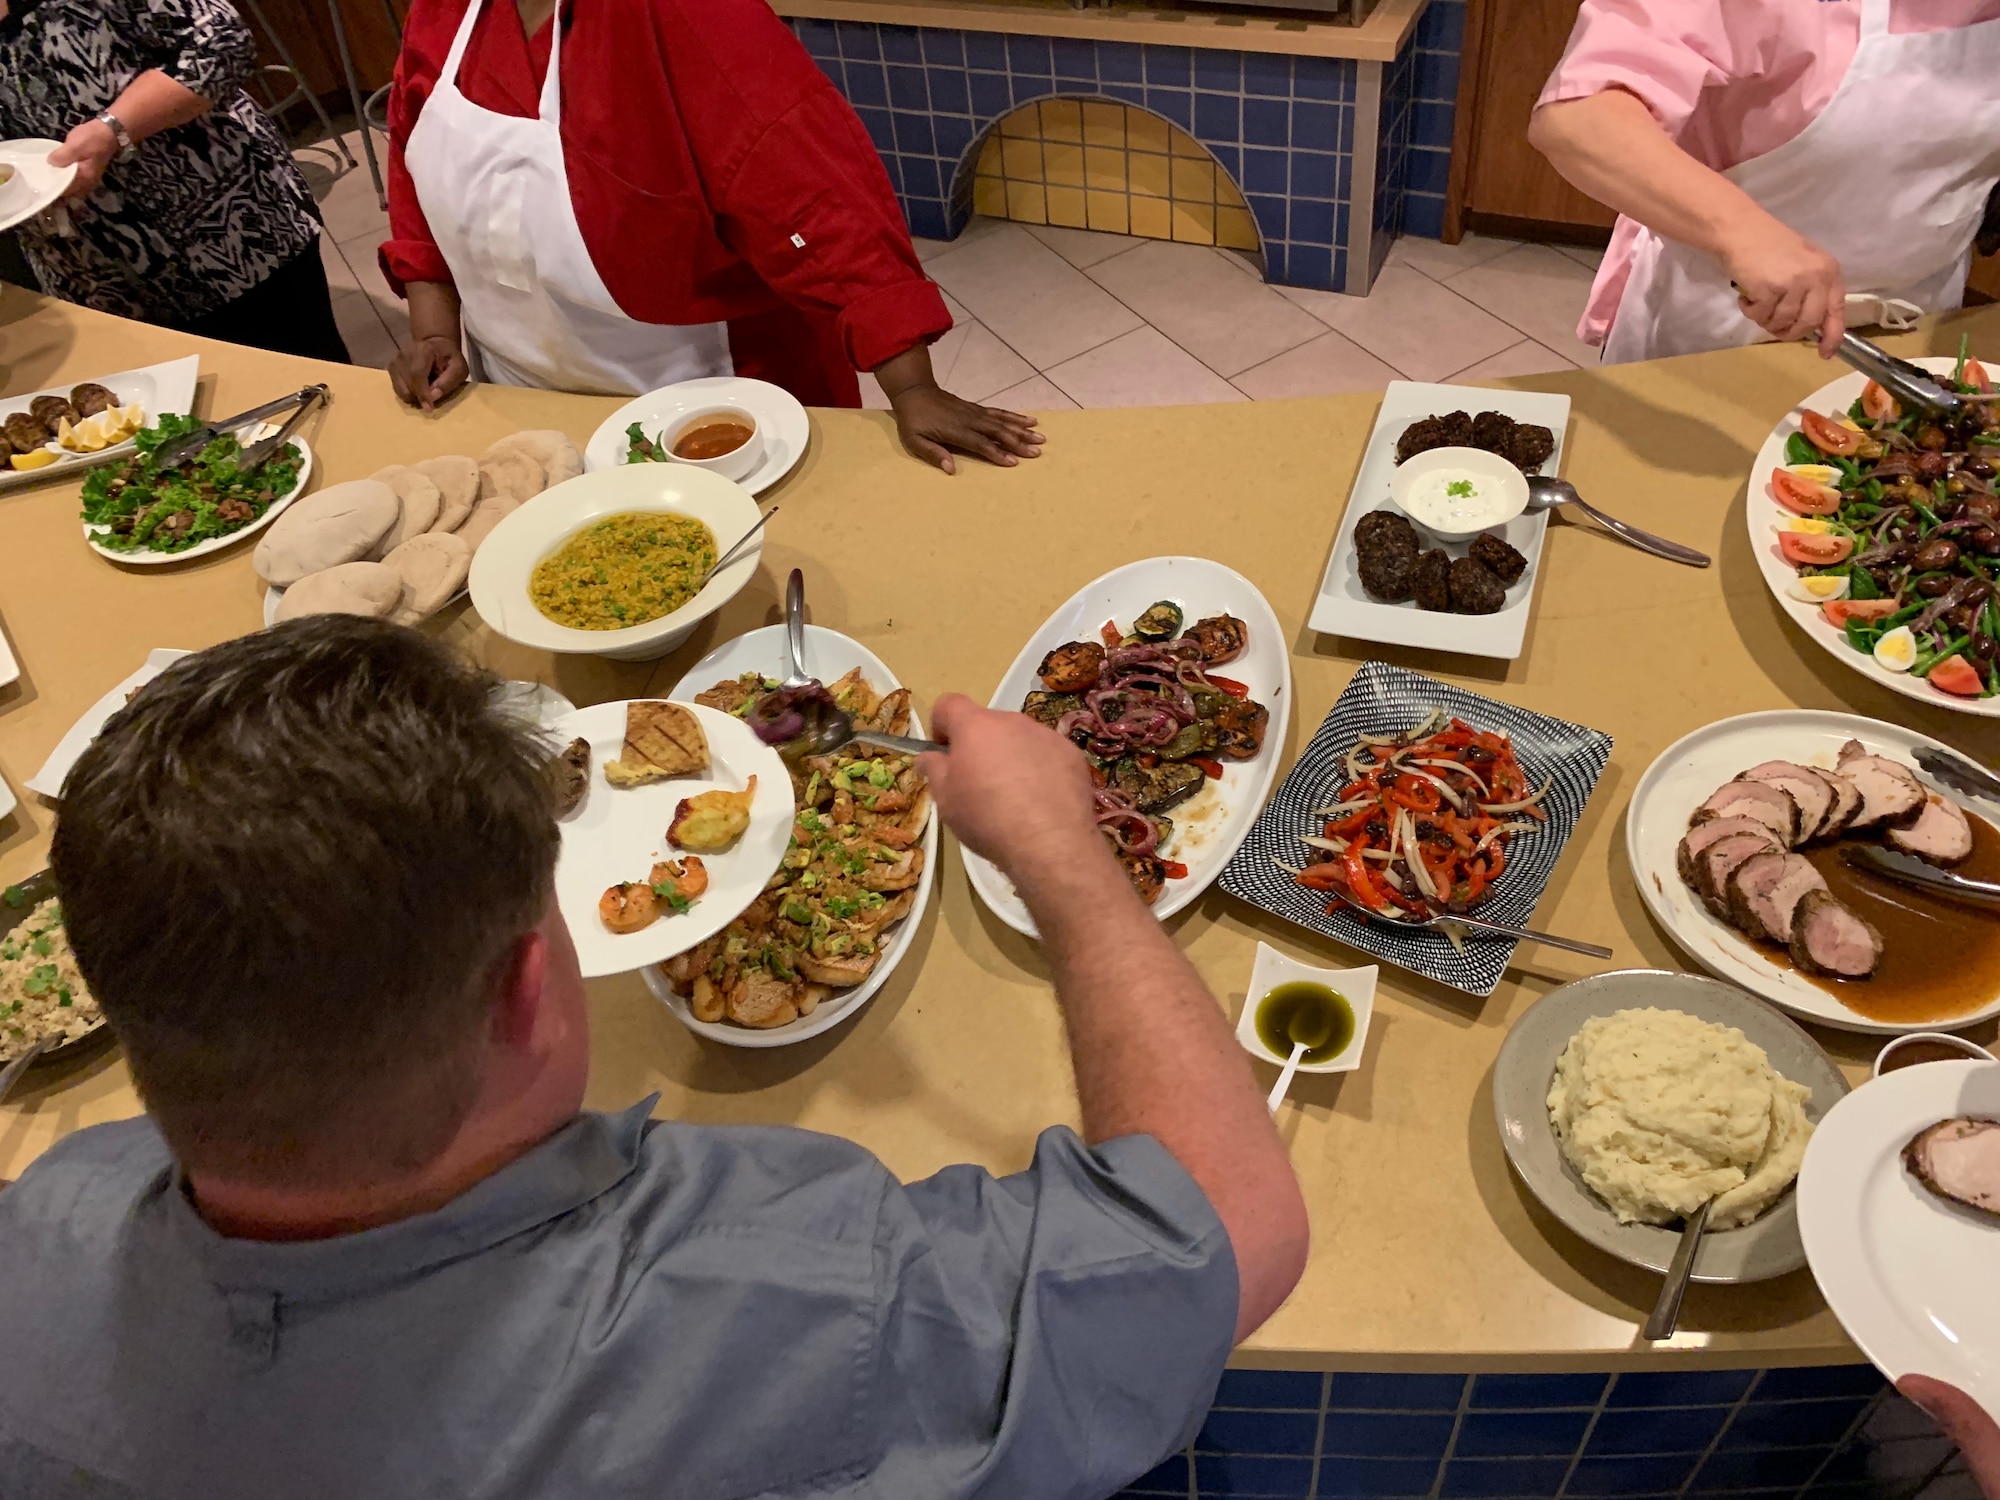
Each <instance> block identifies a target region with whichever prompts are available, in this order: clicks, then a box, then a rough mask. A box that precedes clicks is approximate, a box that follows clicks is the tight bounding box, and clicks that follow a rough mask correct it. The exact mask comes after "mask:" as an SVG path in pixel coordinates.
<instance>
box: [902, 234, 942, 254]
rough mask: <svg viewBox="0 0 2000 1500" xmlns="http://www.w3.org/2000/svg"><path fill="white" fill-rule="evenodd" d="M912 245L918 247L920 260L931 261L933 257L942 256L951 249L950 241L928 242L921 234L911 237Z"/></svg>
mask: <svg viewBox="0 0 2000 1500" xmlns="http://www.w3.org/2000/svg"><path fill="white" fill-rule="evenodd" d="M910 243H911V244H912V245H915V246H916V247H917V259H918V260H929V259H930V258H931V257H932V256H933V255H942V254H944V252H945V251H947V250H949V249H950V248H951V241H950V240H927V239H925V238H924V237H923V236H922V235H920V234H913V235H911V236H910Z"/></svg>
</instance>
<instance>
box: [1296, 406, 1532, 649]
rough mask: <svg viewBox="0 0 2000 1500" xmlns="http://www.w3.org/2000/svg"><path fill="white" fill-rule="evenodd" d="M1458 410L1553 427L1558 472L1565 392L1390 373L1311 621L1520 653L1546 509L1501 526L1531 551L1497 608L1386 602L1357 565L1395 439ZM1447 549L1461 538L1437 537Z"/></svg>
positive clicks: (1333, 629) (1364, 635)
mask: <svg viewBox="0 0 2000 1500" xmlns="http://www.w3.org/2000/svg"><path fill="white" fill-rule="evenodd" d="M1451 411H1465V412H1468V413H1471V414H1473V415H1477V414H1478V413H1480V412H1482V411H1497V412H1501V413H1503V414H1504V415H1506V416H1509V417H1512V418H1513V419H1514V420H1515V421H1517V422H1531V423H1534V424H1535V425H1537V426H1541V427H1546V428H1548V429H1549V431H1550V432H1552V433H1554V434H1555V440H1556V446H1555V451H1554V452H1553V453H1551V454H1550V455H1549V456H1548V459H1547V460H1546V461H1545V462H1544V463H1543V464H1542V467H1541V472H1542V473H1543V474H1547V475H1551V476H1553V475H1555V474H1557V473H1560V472H1561V469H1562V457H1563V449H1564V447H1565V446H1566V444H1567V439H1568V430H1567V429H1568V427H1569V397H1567V396H1558V395H1551V394H1549V393H1548V392H1546V391H1488V390H1480V389H1476V388H1475V387H1472V386H1463V385H1423V384H1419V383H1417V382H1415V381H1409V380H1394V381H1391V382H1390V383H1389V387H1388V389H1387V390H1385V391H1383V393H1382V408H1381V410H1380V411H1379V412H1377V413H1376V415H1375V430H1374V431H1373V432H1371V433H1370V434H1369V436H1368V449H1367V452H1366V453H1364V454H1363V455H1362V459H1361V470H1360V472H1359V473H1358V474H1356V475H1355V478H1354V488H1353V490H1352V491H1350V492H1349V494H1348V497H1347V510H1346V512H1345V513H1344V514H1343V515H1342V516H1341V518H1340V526H1339V529H1338V530H1337V531H1335V533H1334V538H1333V550H1332V552H1331V553H1330V554H1329V556H1328V557H1327V564H1326V573H1325V576H1324V577H1322V578H1321V579H1320V585H1319V593H1318V595H1317V596H1316V597H1315V598H1314V600H1313V607H1312V613H1311V615H1310V617H1309V621H1310V623H1311V625H1312V628H1313V629H1314V630H1318V631H1323V632H1324V633H1326V634H1328V635H1342V636H1347V637H1349V638H1351V639H1353V640H1358V641H1383V642H1386V643H1388V644H1390V645H1396V646H1419V647H1422V648H1424V649H1426V650H1431V651H1459V652H1463V653H1464V654H1466V655H1468V656H1490V657H1494V658H1496V659H1498V660H1501V661H1512V660H1513V659H1514V658H1515V657H1517V656H1519V655H1520V654H1521V648H1522V644H1523V642H1524V641H1525V640H1526V639H1527V634H1528V613H1529V610H1530V608H1531V606H1532V604H1533V602H1534V594H1535V580H1536V579H1537V578H1538V577H1539V576H1540V574H1541V561H1542V537H1543V534H1544V533H1545V532H1546V531H1547V530H1548V516H1547V514H1546V513H1544V512H1540V511H1529V512H1527V513H1526V514H1524V515H1519V516H1516V517H1515V518H1514V519H1513V520H1511V521H1509V522H1508V523H1507V524H1506V525H1505V526H1504V527H1501V528H1498V530H1499V533H1500V535H1501V537H1502V538H1503V539H1505V541H1506V542H1507V544H1508V545H1509V546H1510V547H1512V548H1514V550H1515V551H1517V552H1519V553H1520V554H1521V555H1522V556H1523V557H1525V558H1527V560H1528V570H1527V572H1525V573H1523V574H1522V575H1521V577H1520V579H1519V580H1518V581H1516V582H1515V583H1513V584H1512V585H1510V586H1509V587H1508V589H1507V604H1506V607H1505V608H1503V609H1501V610H1500V611H1499V612H1498V613H1497V614H1490V615H1456V614H1444V613H1440V612H1438V611H1435V610H1428V609H1419V608H1417V606H1416V605H1415V604H1414V603H1403V604H1384V603H1382V602H1381V601H1380V600H1377V599H1371V598H1369V597H1368V591H1367V590H1366V589H1364V588H1362V586H1361V574H1360V571H1359V570H1358V568H1357V567H1356V564H1355V555H1354V525H1355V522H1357V521H1359V520H1360V519H1361V518H1362V517H1363V516H1365V515H1367V514H1368V513H1369V512H1370V511H1373V510H1384V509H1389V510H1394V509H1395V508H1396V507H1395V505H1394V503H1393V502H1392V501H1391V500H1390V498H1389V481H1390V476H1391V475H1392V474H1394V473H1395V470H1396V440H1397V439H1398V438H1400V437H1401V436H1402V435H1403V429H1404V428H1406V427H1408V426H1409V425H1410V424H1411V423H1412V422H1417V421H1421V420H1422V419H1423V418H1425V417H1430V416H1442V415H1444V414H1445V413H1446V412H1451ZM1439 545H1441V546H1443V547H1444V549H1445V551H1447V552H1449V553H1450V554H1451V555H1452V556H1453V557H1463V556H1464V555H1465V549H1466V544H1465V543H1462V542H1447V543H1440V544H1439Z"/></svg>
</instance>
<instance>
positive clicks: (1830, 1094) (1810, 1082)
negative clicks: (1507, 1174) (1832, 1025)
mask: <svg viewBox="0 0 2000 1500" xmlns="http://www.w3.org/2000/svg"><path fill="white" fill-rule="evenodd" d="M1648 1006H1651V1007H1653V1008H1655V1009H1658V1010H1678V1011H1684V1012H1686V1013H1687V1014H1688V1015H1691V1016H1696V1017H1698V1018H1700V1019H1701V1020H1704V1021H1713V1022H1716V1023H1717V1024H1719V1025H1723V1026H1734V1027H1735V1028H1736V1029H1737V1030H1739V1031H1741V1032H1742V1033H1743V1034H1744V1035H1745V1036H1746V1037H1748V1038H1749V1039H1750V1040H1751V1041H1753V1042H1755V1043H1756V1044H1757V1045H1758V1046H1760V1047H1762V1048H1763V1049H1764V1051H1765V1054H1766V1055H1767V1056H1768V1057H1769V1058H1770V1059H1771V1066H1772V1067H1773V1068H1775V1069H1777V1071H1778V1072H1779V1073H1780V1074H1781V1075H1782V1076H1784V1077H1786V1078H1789V1079H1791V1080H1792V1081H1793V1082H1794V1083H1802V1084H1805V1085H1806V1086H1807V1087H1808V1088H1810V1089H1811V1090H1812V1098H1810V1099H1809V1100H1807V1101H1806V1114H1807V1116H1808V1117H1809V1118H1810V1119H1811V1120H1812V1121H1813V1123H1814V1124H1818V1123H1819V1121H1820V1120H1821V1118H1822V1117H1824V1116H1825V1114H1826V1112H1827V1111H1828V1110H1829V1109H1831V1108H1833V1106H1834V1105H1835V1103H1837V1102H1838V1101H1839V1100H1840V1099H1841V1098H1842V1097H1844V1096H1845V1095H1846V1093H1847V1080H1846V1079H1845V1078H1843V1077H1842V1076H1841V1074H1840V1070H1839V1069H1838V1068H1836V1067H1834V1065H1833V1063H1832V1062H1831V1061H1830V1060H1829V1059H1828V1057H1827V1055H1826V1054H1825V1053H1824V1052H1822V1051H1821V1050H1820V1047H1819V1044H1818V1043H1817V1042H1815V1041H1814V1040H1813V1039H1812V1038H1811V1037H1810V1036H1808V1035H1806V1033H1805V1032H1804V1031H1803V1030H1802V1029H1801V1028H1799V1027H1798V1026H1796V1025H1795V1024H1793V1023H1792V1022H1791V1021H1790V1020H1788V1019H1786V1018H1785V1017H1784V1016H1783V1015H1781V1014H1779V1012H1778V1011H1776V1010H1775V1009H1773V1008H1772V1007H1771V1006H1769V1005H1766V1004H1765V1003H1764V1002H1763V1001H1761V1000H1759V999H1757V998H1756V997H1755V996H1753V995H1749V994H1746V993H1744V992H1743V991H1742V990H1739V989H1737V988H1736V987H1735V986H1733V985H1727V984H1724V983H1723V982H1722V981H1721V980H1719V979H1705V978H1702V977H1701V976H1699V975H1695V974H1670V973H1665V972H1662V971H1660V970H1656V969H1626V970H1621V971H1619V972H1617V973H1612V974H1598V975H1594V976H1593V977H1591V978H1589V979H1580V980H1578V981H1577V982H1576V983H1574V984H1566V985H1564V986H1563V987H1562V988H1561V989H1558V990H1552V991H1550V992H1549V993H1548V994H1546V995H1544V996H1543V997H1542V998H1541V999H1540V1000H1538V1001H1536V1002H1535V1003H1534V1004H1533V1005H1531V1006H1530V1007H1529V1008H1528V1010H1527V1012H1526V1013H1525V1014H1523V1015H1522V1017H1521V1019H1520V1020H1518V1021H1516V1022H1515V1023H1514V1029H1513V1030H1512V1031H1510V1032H1509V1033H1508V1034H1507V1040H1506V1042H1505V1043H1503V1044H1502V1045H1501V1048H1500V1056H1499V1058H1498V1060H1497V1061H1496V1062H1495V1063H1494V1065H1493V1113H1494V1116H1495V1118H1496V1119H1497V1120H1498V1122H1499V1125H1500V1140H1501V1142H1502V1144H1503V1145H1505V1147H1506V1148H1507V1159H1508V1160H1509V1161H1510V1162H1512V1163H1513V1164H1514V1170H1515V1171H1516V1172H1519V1173H1520V1174H1521V1180H1522V1181H1523V1182H1525V1183H1526V1184H1527V1185H1528V1190H1529V1191H1530V1192H1532V1193H1533V1194H1534V1195H1535V1196H1536V1197H1537V1198H1539V1199H1540V1200H1541V1201H1542V1206H1543V1207H1544V1208H1546V1209H1548V1211H1549V1212H1550V1213H1552V1214H1554V1215H1555V1216H1556V1217H1557V1218H1558V1219H1560V1220H1562V1222H1563V1223H1564V1224H1565V1225H1567V1226H1568V1227H1569V1228H1570V1229H1573V1230H1575V1231H1576V1233H1578V1234H1580V1235H1581V1236H1583V1238H1584V1239H1586V1240H1588V1241H1590V1243H1591V1244H1593V1245H1595V1246H1597V1248H1598V1249H1600V1250H1604V1251H1607V1252H1609V1253H1610V1254H1612V1255H1615V1256H1617V1257H1618V1258H1619V1259H1620V1260H1623V1261H1629V1262H1631V1263H1632V1264H1633V1265H1635V1266H1642V1267H1644V1268H1645V1269H1646V1270H1648V1271H1655V1272H1659V1273H1662V1274H1664V1273H1665V1271H1666V1269H1667V1265H1668V1262H1670V1261H1671V1260H1672V1259H1673V1256H1674V1246H1675V1245H1676V1244H1678V1243H1679V1241H1680V1230H1679V1229H1678V1228H1674V1229H1662V1228H1659V1227H1657V1226H1655V1225H1652V1224H1620V1223H1619V1222H1618V1219H1617V1216H1616V1215H1615V1214H1613V1213H1612V1212H1611V1210H1610V1209H1609V1208H1607V1207H1605V1205H1604V1201H1603V1200H1602V1199H1601V1198H1599V1197H1598V1196H1597V1195H1596V1194H1595V1193H1593V1192H1591V1190H1590V1189H1589V1188H1587V1187H1585V1186H1584V1183H1583V1179H1582V1178H1581V1177H1580V1176H1578V1175H1577V1172H1576V1169H1575V1168H1573V1167H1572V1166H1570V1164H1569V1162H1568V1161H1567V1160H1566V1159H1565V1158H1564V1156H1563V1154H1562V1150H1561V1148H1560V1147H1559V1146H1558V1145H1557V1144H1556V1134H1555V1129H1554V1127H1553V1126H1552V1125H1550V1123H1549V1107H1548V1094H1549V1081H1550V1080H1551V1079H1552V1078H1554V1077H1555V1071H1556V1059H1557V1058H1559V1057H1561V1056H1562V1050H1563V1048H1564V1047H1566V1046H1568V1045H1569V1039H1570V1038H1571V1037H1573V1036H1575V1035H1576V1033H1577V1031H1578V1030H1579V1029H1580V1028H1581V1027H1582V1026H1583V1023H1584V1022H1585V1021H1588V1020H1589V1019H1590V1018H1591V1017H1593V1016H1608V1015H1611V1014H1613V1013H1614V1012H1616V1011H1621V1010H1643V1009H1645V1008H1646V1007H1648ZM1805 1263H1806V1252H1805V1246H1804V1245H1803V1244H1801V1243H1800V1241H1799V1221H1798V1205H1797V1201H1796V1198H1795V1196H1794V1195H1793V1194H1792V1193H1791V1192H1789V1191H1788V1192H1786V1194H1785V1195H1784V1196H1783V1197H1782V1198H1780V1199H1779V1200H1778V1201H1777V1202H1776V1203H1774V1204H1772V1205H1771V1207H1770V1208H1768V1209H1766V1210H1765V1211H1764V1214H1763V1216H1762V1217H1761V1218H1758V1219H1756V1220H1754V1221H1752V1222H1751V1223H1749V1224H1745V1225H1744V1226H1743V1227H1742V1228H1741V1229H1723V1230H1717V1231H1715V1232H1714V1233H1712V1234H1708V1235H1704V1236H1703V1237H1702V1242H1701V1253H1700V1255H1699V1256H1698V1257H1697V1259H1696V1260H1695V1267H1694V1279H1695V1280H1696V1281H1704V1282H1713V1283H1721V1284H1733V1283H1736V1282H1742V1281H1763V1280H1766V1279H1767V1278H1769V1277H1772V1276H1782V1275H1784V1274H1785V1273H1786V1272H1787V1271H1795V1270H1797V1269H1798V1268H1799V1267H1800V1266H1802V1265H1804V1264H1805Z"/></svg>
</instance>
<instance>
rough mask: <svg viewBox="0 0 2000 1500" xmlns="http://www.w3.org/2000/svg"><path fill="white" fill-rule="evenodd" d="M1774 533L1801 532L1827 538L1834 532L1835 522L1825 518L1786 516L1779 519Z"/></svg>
mask: <svg viewBox="0 0 2000 1500" xmlns="http://www.w3.org/2000/svg"><path fill="white" fill-rule="evenodd" d="M1771 529H1772V530H1773V531H1801V532H1804V533H1805V534H1806V535H1807V536H1826V535H1828V534H1830V533H1831V532H1832V531H1833V522H1831V521H1829V520H1827V519H1826V517H1825V516H1794V515H1785V516H1781V517H1779V519H1778V522H1777V524H1776V525H1774V526H1773V527H1772V528H1771Z"/></svg>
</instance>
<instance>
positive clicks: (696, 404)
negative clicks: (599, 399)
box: [583, 375, 812, 495]
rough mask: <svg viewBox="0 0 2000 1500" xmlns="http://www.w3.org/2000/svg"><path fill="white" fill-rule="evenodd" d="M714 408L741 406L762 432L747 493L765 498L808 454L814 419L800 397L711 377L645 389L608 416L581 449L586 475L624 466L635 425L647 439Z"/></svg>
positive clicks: (741, 379)
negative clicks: (627, 432) (629, 430)
mask: <svg viewBox="0 0 2000 1500" xmlns="http://www.w3.org/2000/svg"><path fill="white" fill-rule="evenodd" d="M718 405H731V406H740V407H742V408H743V409H744V410H745V411H747V412H749V413H750V414H751V415H752V416H754V417H755V418H756V419H757V428H758V430H759V431H760V432H761V433H762V434H763V437H764V457H763V458H762V460H760V461H759V463H758V465H757V467H756V468H754V469H752V470H751V471H750V474H749V477H748V478H746V479H744V480H743V482H742V483H743V488H745V489H746V490H748V491H749V492H750V493H751V494H753V495H761V494H763V493H764V491H766V490H768V489H769V488H770V487H771V486H772V485H774V484H776V483H777V482H778V481H779V480H780V479H783V478H784V477H785V476H786V475H787V474H789V473H791V472H792V470H793V468H794V467H796V466H797V464H798V461H799V460H800V459H802V458H804V457H805V456H806V445H807V444H808V443H810V442H811V441H812V418H810V417H809V416H807V415H806V409H805V407H803V406H801V405H800V404H799V399H798V397H796V396H794V395H793V394H792V393H791V392H790V391H788V390H786V389H785V388H784V387H783V386H778V385H772V384H771V383H770V382H769V381H765V380H751V379H748V378H747V377H745V376H742V375H709V376H705V377H703V378H702V379H700V380H683V381H682V382H680V384H678V385H669V386H662V387H661V388H660V389H659V390H657V391H648V392H647V393H646V394H645V395H643V396H638V397H635V398H633V399H632V400H630V401H628V402H626V403H625V404H624V405H623V406H621V407H619V408H618V410H616V411H614V412H613V413H612V414H611V415H610V416H608V417H606V418H605V419H604V420H603V421H602V422H601V423H599V424H598V428H597V431H595V432H593V433H592V434H591V435H590V442H589V444H588V445H586V446H585V448H584V450H583V467H584V472H585V473H595V472H596V471H597V470H599V469H615V468H620V467H622V466H623V465H624V463H625V455H626V453H627V452H628V451H629V449H628V445H627V441H626V437H625V429H626V428H628V427H630V426H631V425H632V424H633V423H634V422H637V423H639V424H640V425H641V426H642V427H644V428H645V431H646V436H648V437H653V438H657V437H658V436H659V435H660V432H661V430H662V429H664V428H668V427H671V426H673V425H674V423H675V422H677V421H679V420H680V419H681V417H683V416H684V415H686V414H687V413H688V412H691V411H696V410H698V409H699V408H701V407H704V406H718ZM661 467H665V465H661Z"/></svg>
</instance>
